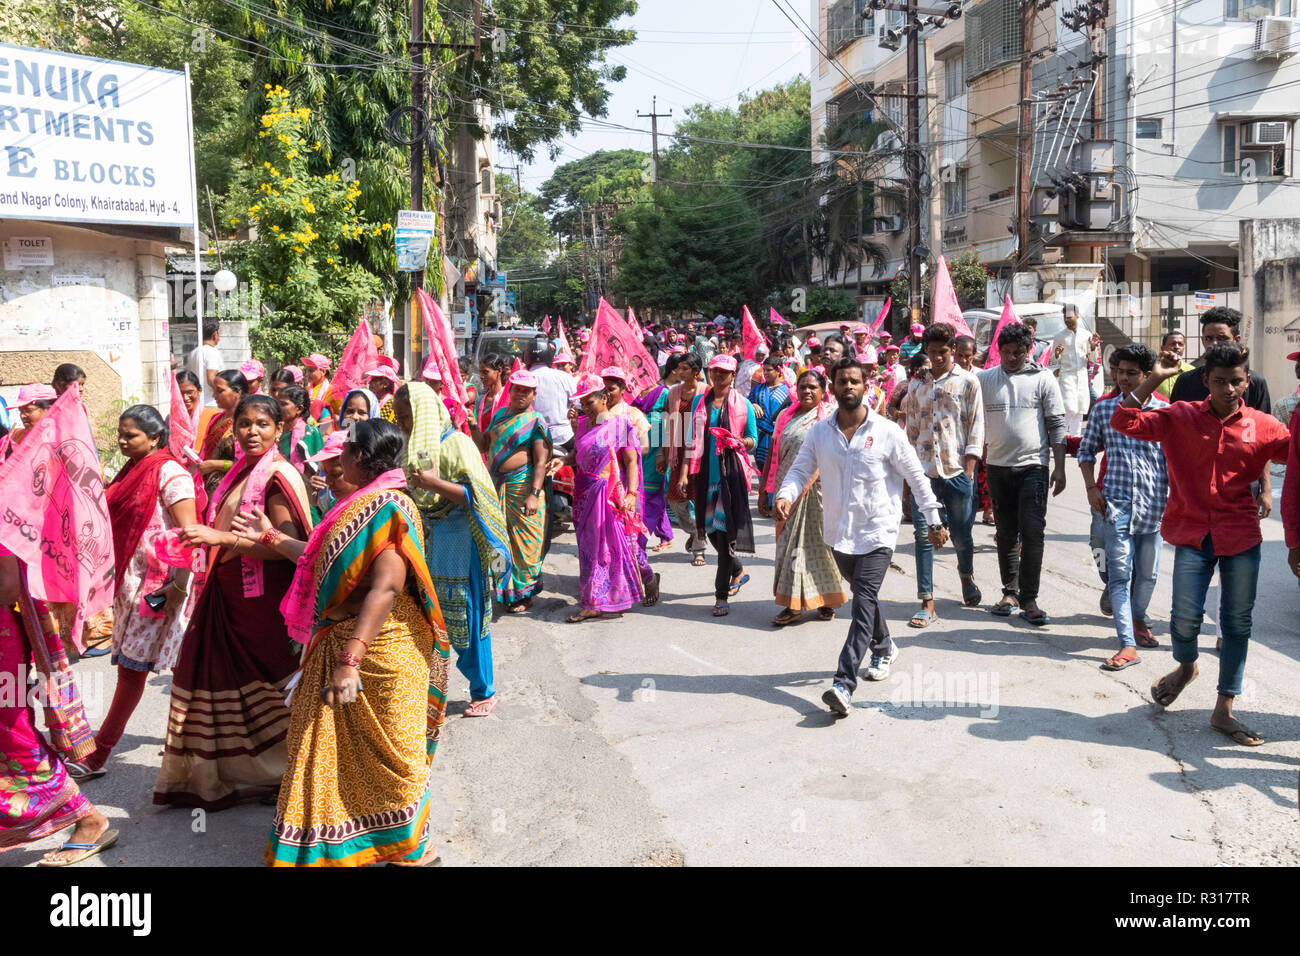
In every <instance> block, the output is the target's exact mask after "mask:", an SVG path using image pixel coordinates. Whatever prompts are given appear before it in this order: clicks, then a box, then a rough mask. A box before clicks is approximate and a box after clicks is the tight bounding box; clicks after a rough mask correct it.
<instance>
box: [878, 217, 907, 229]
mask: <svg viewBox="0 0 1300 956" xmlns="http://www.w3.org/2000/svg"><path fill="white" fill-rule="evenodd" d="M876 223H877V225H878V227H879V229H880V231H881V232H898V231H899V230H900V229H902V228H903V217H902V216H877V217H876Z"/></svg>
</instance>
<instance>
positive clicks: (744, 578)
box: [727, 574, 749, 597]
mask: <svg viewBox="0 0 1300 956" xmlns="http://www.w3.org/2000/svg"><path fill="white" fill-rule="evenodd" d="M747 583H749V575H748V574H742V575H741V576H740V580H739V581H734V582H732V585H731V587H730V588H729V589H728V590H727V597H735V596H736V595H737V594H739V593H740V589H741V588H743V587H744V586H745V585H746V584H747Z"/></svg>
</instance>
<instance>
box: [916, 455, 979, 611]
mask: <svg viewBox="0 0 1300 956" xmlns="http://www.w3.org/2000/svg"><path fill="white" fill-rule="evenodd" d="M974 484H975V482H973V481H972V480H971V479H970V478H967V477H966V472H964V471H963V472H960V473H959V474H958V475H957V476H956V477H954V478H931V479H930V488H931V490H932V491H933V492H934V496H935V497H936V498H938V499H939V515H940V517H941V518H942V520H943V523H944V524H945V525H947V526H948V534H949V535H950V536H951V538H952V547H953V550H954V551H956V552H957V573H958V574H963V575H967V576H969V575H972V574H974V573H975V540H974V538H972V537H971V528H972V527H973V526H974V524H975V498H974V487H973V486H974ZM912 537H913V538H914V539H915V541H916V596H917V597H919V598H920V599H921V600H922V601H928V600H930V599H931V598H933V597H934V545H932V544H930V536H929V529H928V528H927V527H926V524H925V515H924V512H922V510H921V503H920V502H919V501H918V500H917V498H916V493H915V492H913V493H912Z"/></svg>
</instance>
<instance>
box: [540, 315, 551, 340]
mask: <svg viewBox="0 0 1300 956" xmlns="http://www.w3.org/2000/svg"><path fill="white" fill-rule="evenodd" d="M542 331H543V332H545V333H546V334H547V335H550V334H551V317H550V316H549V315H548V316H546V317H545V318H544V319H542Z"/></svg>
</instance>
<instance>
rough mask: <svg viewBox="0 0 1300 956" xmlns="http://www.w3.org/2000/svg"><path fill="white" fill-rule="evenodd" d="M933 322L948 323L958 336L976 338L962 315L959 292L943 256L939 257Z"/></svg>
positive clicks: (935, 279)
mask: <svg viewBox="0 0 1300 956" xmlns="http://www.w3.org/2000/svg"><path fill="white" fill-rule="evenodd" d="M931 321H932V322H946V323H947V324H948V325H951V326H952V327H953V328H954V329H956V330H957V334H958V335H969V336H970V337H971V338H974V337H975V335H974V333H972V332H971V330H970V326H969V325H967V324H966V319H965V318H963V316H962V314H961V306H960V305H959V304H958V303H957V290H956V289H954V288H953V287H952V276H950V275H949V274H948V263H947V262H945V261H944V258H943V256H940V257H939V269H938V275H936V276H935V277H934V318H933V319H932V320H931Z"/></svg>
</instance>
